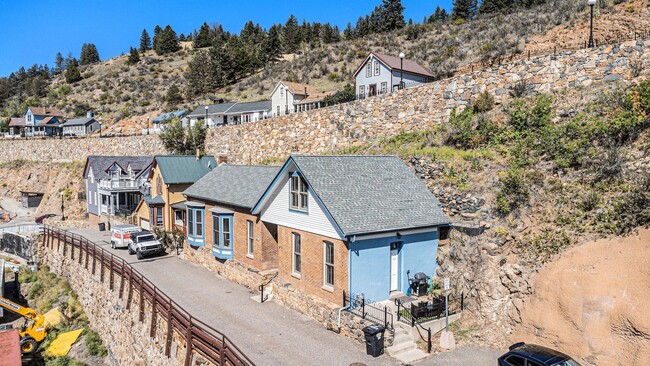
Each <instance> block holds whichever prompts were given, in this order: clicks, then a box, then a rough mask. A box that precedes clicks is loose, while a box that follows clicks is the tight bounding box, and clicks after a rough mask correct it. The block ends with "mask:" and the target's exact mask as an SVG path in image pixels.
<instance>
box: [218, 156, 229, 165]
mask: <svg viewBox="0 0 650 366" xmlns="http://www.w3.org/2000/svg"><path fill="white" fill-rule="evenodd" d="M221 164H228V155H226V154H218V155H217V165H221Z"/></svg>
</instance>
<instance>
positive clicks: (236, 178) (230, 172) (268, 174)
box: [183, 164, 280, 208]
mask: <svg viewBox="0 0 650 366" xmlns="http://www.w3.org/2000/svg"><path fill="white" fill-rule="evenodd" d="M279 170H280V168H279V167H269V166H254V165H227V164H222V165H219V166H218V167H217V168H215V169H213V170H212V171H211V172H210V173H208V174H206V175H205V176H204V177H203V178H201V179H199V180H198V181H197V182H196V183H194V184H193V185H192V186H191V187H189V188H188V189H186V190H185V192H183V194H184V195H186V196H187V197H190V198H193V199H195V200H196V199H200V200H206V201H210V202H215V203H222V204H226V205H232V206H237V207H245V208H253V206H255V203H257V200H258V199H259V198H260V196H261V195H262V193H264V191H265V190H266V188H267V187H268V186H269V184H271V181H272V180H273V178H274V177H275V176H276V175H277V174H278V171H279Z"/></svg>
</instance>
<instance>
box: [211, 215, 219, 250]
mask: <svg viewBox="0 0 650 366" xmlns="http://www.w3.org/2000/svg"><path fill="white" fill-rule="evenodd" d="M219 236H220V235H219V216H217V215H212V244H213V245H214V246H215V247H218V246H219Z"/></svg>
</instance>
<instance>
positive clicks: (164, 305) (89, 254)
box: [43, 225, 254, 366]
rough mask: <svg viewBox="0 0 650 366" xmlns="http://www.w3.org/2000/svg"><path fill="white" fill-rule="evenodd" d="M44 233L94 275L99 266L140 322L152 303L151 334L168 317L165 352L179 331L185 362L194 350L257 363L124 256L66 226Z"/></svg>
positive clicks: (213, 358) (227, 361)
mask: <svg viewBox="0 0 650 366" xmlns="http://www.w3.org/2000/svg"><path fill="white" fill-rule="evenodd" d="M43 234H44V235H43V236H44V238H43V243H44V245H45V246H46V247H48V248H49V249H51V250H56V251H57V252H59V253H61V254H62V255H63V256H64V257H67V258H70V260H72V261H77V262H78V263H79V264H81V265H83V266H84V268H85V269H86V270H87V271H89V272H92V274H93V275H95V274H96V271H97V270H99V277H100V282H102V283H105V282H107V281H108V285H109V288H110V290H111V291H116V292H117V295H118V297H119V298H120V299H122V298H123V297H124V296H126V297H127V300H126V310H127V311H130V310H131V308H132V307H133V306H136V307H137V310H138V320H139V321H140V322H141V323H147V322H148V320H146V319H145V302H146V303H148V304H149V305H150V307H151V319H150V323H147V324H150V327H149V336H150V337H151V338H154V336H155V335H156V333H157V327H159V326H160V325H159V324H158V319H159V318H160V319H164V320H166V322H167V326H166V327H165V329H164V333H165V342H164V353H165V356H167V357H171V348H172V347H171V345H172V341H173V339H174V338H176V336H175V334H174V333H176V334H177V335H178V336H179V337H180V338H181V339H182V341H183V342H184V343H185V344H187V347H186V348H185V363H184V365H185V366H190V365H192V364H193V363H192V362H193V361H192V360H193V356H194V355H195V354H198V355H200V356H202V357H204V358H205V359H206V360H207V361H208V362H210V363H213V364H215V365H226V366H249V365H250V366H254V363H253V361H251V360H250V359H249V358H248V357H247V356H246V355H245V354H244V353H243V352H242V351H241V350H240V349H239V348H238V347H237V346H236V345H235V344H234V343H233V342H232V341H231V340H230V339H229V338H228V337H226V336H225V335H224V334H223V333H221V332H219V331H218V330H216V329H214V328H213V327H211V326H210V325H208V324H206V323H205V322H203V321H201V320H199V319H197V318H195V317H194V316H193V315H192V314H190V313H189V312H187V311H186V310H185V309H183V308H182V307H181V306H180V305H178V304H177V303H176V302H175V301H174V300H172V299H171V298H170V297H169V296H167V295H166V294H165V293H164V292H163V291H162V290H160V289H159V288H158V287H156V286H155V285H154V284H153V283H151V282H150V281H149V280H148V279H147V278H145V277H144V276H143V275H142V274H141V273H140V272H138V271H137V270H136V269H134V268H133V267H132V266H131V265H130V264H129V263H127V262H126V261H125V260H124V259H122V258H120V257H117V256H115V255H113V254H112V253H110V252H108V251H106V250H105V249H103V248H101V247H100V246H98V245H97V244H95V243H93V242H91V241H89V240H88V239H87V238H85V237H83V236H81V235H78V234H75V233H71V232H68V231H66V230H62V229H59V228H55V227H52V226H49V225H48V226H45V227H44V228H43ZM107 277H108V278H107ZM134 293H138V295H139V296H138V300H135V299H134ZM134 302H135V304H134Z"/></svg>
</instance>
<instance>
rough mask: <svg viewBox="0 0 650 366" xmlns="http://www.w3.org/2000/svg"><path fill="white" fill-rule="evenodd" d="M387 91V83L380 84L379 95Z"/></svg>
mask: <svg viewBox="0 0 650 366" xmlns="http://www.w3.org/2000/svg"><path fill="white" fill-rule="evenodd" d="M387 91H388V83H386V82H383V83H381V93H382V94H385V93H386V92H387Z"/></svg>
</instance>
